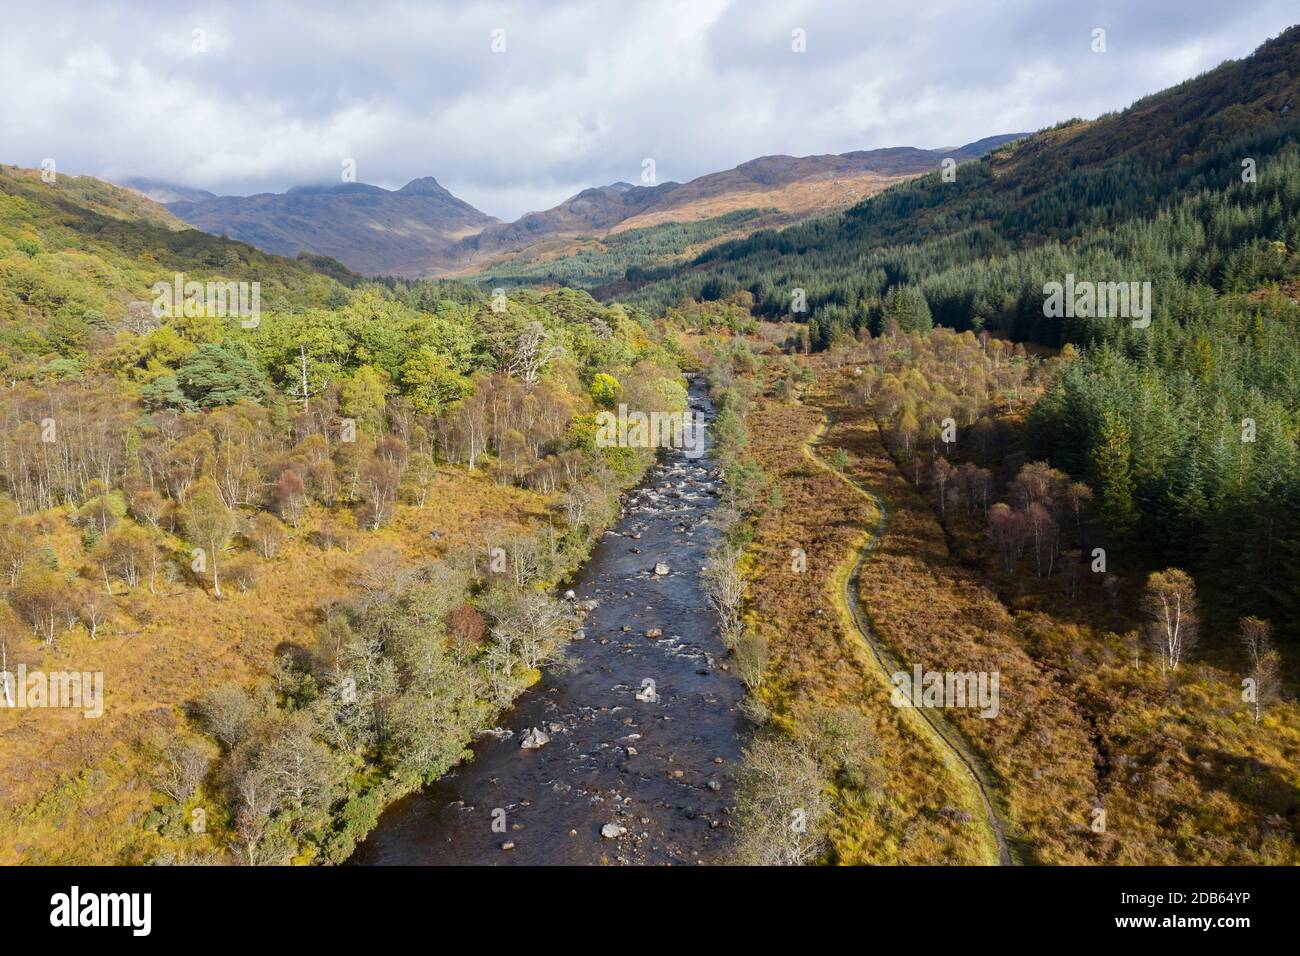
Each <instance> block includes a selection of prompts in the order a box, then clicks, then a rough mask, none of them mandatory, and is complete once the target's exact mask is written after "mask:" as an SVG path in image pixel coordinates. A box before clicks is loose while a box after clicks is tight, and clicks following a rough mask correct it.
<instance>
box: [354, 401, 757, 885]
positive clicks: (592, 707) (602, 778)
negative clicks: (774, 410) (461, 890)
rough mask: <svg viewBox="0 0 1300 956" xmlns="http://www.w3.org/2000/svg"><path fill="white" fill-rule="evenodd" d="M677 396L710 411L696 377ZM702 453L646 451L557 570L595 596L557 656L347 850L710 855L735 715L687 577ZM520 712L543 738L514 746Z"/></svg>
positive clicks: (429, 857) (711, 630) (410, 860)
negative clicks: (604, 516)
mask: <svg viewBox="0 0 1300 956" xmlns="http://www.w3.org/2000/svg"><path fill="white" fill-rule="evenodd" d="M690 396H691V398H690V400H691V403H692V407H693V408H696V409H698V410H700V411H702V412H703V413H704V414H705V415H706V417H709V418H711V417H712V414H713V409H712V407H711V405H710V404H709V401H708V398H707V395H706V393H705V392H704V389H703V385H702V383H700V382H698V381H695V382H693V383H692V385H691V390H690ZM714 469H715V464H714V463H713V462H712V460H711V458H710V456H709V454H708V453H707V451H706V453H705V455H704V456H703V457H699V458H691V457H688V456H687V455H686V454H685V453H684V452H683V451H680V450H675V449H670V450H665V451H661V452H660V453H659V459H658V461H657V462H656V464H655V466H654V467H653V469H652V471H651V473H650V474H649V475H648V476H647V478H646V480H645V481H644V482H643V483H642V484H641V485H640V486H639V487H638V488H636V489H635V490H633V491H632V492H629V494H628V495H627V496H626V498H625V501H624V506H623V512H622V514H621V516H620V518H619V519H618V521H617V522H616V523H615V524H614V526H613V527H612V528H611V529H609V530H608V531H606V533H605V534H604V536H603V537H602V538H601V540H600V542H599V543H598V544H597V546H596V547H595V548H594V549H593V553H592V555H591V558H590V560H589V561H588V562H587V564H586V565H585V566H584V568H583V569H582V571H581V572H580V573H579V574H578V575H577V577H576V578H575V579H574V581H573V583H572V587H573V589H574V591H575V592H576V600H578V601H579V602H582V601H586V600H590V599H594V600H595V601H597V602H599V603H598V604H597V606H596V607H595V609H594V610H592V611H591V613H590V614H589V615H588V616H587V619H586V621H585V622H584V624H583V633H584V634H585V637H584V638H583V639H581V640H574V641H572V642H570V643H569V645H568V651H567V655H566V656H567V662H566V663H564V664H561V665H559V666H551V667H548V668H547V669H546V671H545V673H544V675H543V677H542V680H541V681H539V682H538V683H537V684H536V685H535V686H533V687H532V688H530V689H529V690H528V691H526V692H525V693H524V694H523V695H522V696H521V697H520V698H519V699H518V700H517V701H516V702H515V706H514V708H513V709H512V710H511V711H509V712H507V713H506V714H505V715H503V717H502V721H501V724H502V729H503V730H505V731H508V733H509V736H491V735H488V736H483V737H481V738H479V740H478V741H477V742H476V743H475V744H474V747H473V750H474V758H473V760H472V761H469V762H467V763H464V764H463V765H461V766H460V767H458V768H456V769H455V770H453V771H452V772H450V773H448V774H447V775H446V776H444V777H443V778H442V779H440V780H439V781H437V782H436V783H435V784H433V785H432V786H429V787H427V788H425V789H424V790H422V791H419V792H417V793H414V794H411V795H409V796H407V797H404V798H402V799H401V800H398V801H396V802H395V803H394V804H393V805H392V806H390V807H389V808H388V809H387V810H386V811H385V812H384V814H383V816H382V817H381V818H380V821H379V824H378V826H377V827H376V828H375V829H374V831H372V832H371V834H370V835H369V836H368V837H367V838H366V840H365V842H363V843H362V844H361V845H360V846H359V847H358V848H357V850H356V852H355V854H354V855H353V857H352V859H351V860H350V861H349V862H350V863H353V864H363V865H364V864H534V865H536V864H596V863H612V864H642V863H708V862H718V861H721V860H723V859H724V858H725V854H726V851H727V848H728V844H729V842H730V831H731V817H730V810H731V807H732V806H733V791H734V783H735V779H734V774H735V771H736V769H737V766H738V763H739V759H740V750H741V746H742V744H743V742H744V740H745V738H746V736H747V722H746V721H745V719H744V718H743V717H742V716H741V714H740V713H739V710H738V705H739V703H740V701H741V699H742V697H743V689H742V687H741V685H740V682H739V681H738V680H737V679H736V677H735V676H734V671H730V670H724V669H723V668H724V666H725V664H726V650H725V648H724V647H723V644H722V641H721V638H720V637H719V633H718V627H717V618H716V616H715V615H714V613H713V612H712V610H710V609H709V607H708V602H707V600H706V598H705V595H704V591H703V588H702V584H701V581H700V577H699V572H700V569H701V568H702V567H703V566H704V565H705V564H706V563H707V560H708V553H709V551H710V549H711V548H712V547H713V546H714V545H716V543H717V541H718V537H719V535H718V531H717V529H716V528H715V527H714V525H713V522H712V520H711V515H712V513H713V511H714V509H715V508H716V506H717V502H718V499H717V494H718V488H719V482H718V480H717V479H716V478H714V477H712V474H713V472H714ZM659 562H662V563H663V564H666V565H667V566H668V568H669V573H668V574H667V575H656V574H655V573H654V569H655V565H656V563H659ZM657 631H658V632H661V633H659V634H656V632H657ZM647 634H650V635H653V636H647ZM649 681H652V682H653V685H650V684H648V683H647V682H649ZM648 690H649V691H651V693H647V691H648ZM638 692H640V694H641V696H642V697H645V698H653V697H656V696H657V700H655V699H645V700H638ZM534 727H536V728H539V729H541V730H542V731H544V732H545V733H546V734H548V735H549V736H550V738H551V739H550V743H548V744H547V745H545V746H544V747H542V748H541V749H533V750H526V749H522V748H521V746H520V743H521V740H522V739H523V737H524V735H525V734H526V733H527V732H528V730H529V729H530V728H534ZM602 830H604V831H605V832H606V833H607V834H613V833H615V832H616V831H617V835H616V836H608V835H602Z"/></svg>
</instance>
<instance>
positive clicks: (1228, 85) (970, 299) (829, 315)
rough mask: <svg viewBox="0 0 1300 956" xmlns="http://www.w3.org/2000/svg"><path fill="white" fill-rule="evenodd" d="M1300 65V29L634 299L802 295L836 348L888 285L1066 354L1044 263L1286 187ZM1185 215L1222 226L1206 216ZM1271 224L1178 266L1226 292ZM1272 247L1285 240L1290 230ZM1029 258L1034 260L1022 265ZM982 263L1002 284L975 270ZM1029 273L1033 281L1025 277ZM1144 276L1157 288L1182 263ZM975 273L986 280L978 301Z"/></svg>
mask: <svg viewBox="0 0 1300 956" xmlns="http://www.w3.org/2000/svg"><path fill="white" fill-rule="evenodd" d="M1297 63H1300V27H1292V28H1291V29H1289V30H1287V31H1286V32H1285V33H1283V34H1281V35H1280V36H1278V37H1277V38H1275V39H1273V40H1270V41H1268V42H1267V43H1265V44H1264V45H1263V46H1261V47H1260V48H1259V49H1258V50H1257V51H1256V52H1255V53H1254V54H1252V55H1251V56H1250V57H1247V58H1245V59H1242V60H1234V61H1228V62H1226V63H1224V64H1222V65H1221V66H1219V67H1217V68H1216V69H1214V70H1211V71H1209V72H1207V73H1205V74H1203V75H1201V76H1199V77H1196V78H1194V79H1190V80H1187V81H1185V82H1183V83H1181V84H1179V85H1178V86H1175V87H1172V88H1170V89H1167V90H1164V91H1162V92H1160V93H1156V94H1153V95H1151V96H1147V97H1145V98H1143V99H1141V100H1139V101H1138V102H1136V103H1134V104H1133V105H1132V106H1130V107H1129V108H1127V109H1125V110H1123V111H1120V112H1117V113H1111V114H1107V115H1105V116H1103V117H1101V118H1099V119H1096V120H1087V121H1085V120H1078V119H1074V120H1068V121H1065V122H1062V123H1060V124H1059V125H1057V126H1055V127H1052V128H1051V129H1046V130H1042V131H1040V132H1038V133H1035V134H1034V135H1032V136H1028V137H1026V138H1024V139H1022V140H1020V141H1019V142H1017V143H1014V144H1010V145H1007V146H1004V147H1002V148H1000V149H996V150H994V151H993V152H991V153H988V154H986V155H985V156H984V157H983V158H981V159H980V160H979V161H978V162H975V163H970V164H968V165H966V166H963V167H962V168H961V170H960V171H959V172H958V174H957V176H956V180H955V181H954V182H951V183H949V182H944V181H942V179H941V178H940V177H939V176H937V175H928V176H924V177H921V178H918V179H914V180H913V181H911V182H908V183H904V184H899V185H897V186H895V187H893V188H891V189H889V190H887V191H885V192H883V193H882V194H880V195H877V196H874V197H872V198H870V199H867V200H866V201H864V202H862V203H859V204H857V205H855V206H853V207H851V208H849V209H847V210H844V211H843V212H840V213H837V214H835V215H832V216H829V217H822V218H818V219H815V220H812V221H809V222H806V223H802V224H800V225H796V226H792V227H790V228H787V229H785V230H783V231H781V232H779V233H778V232H772V231H759V232H755V233H753V234H751V235H750V236H747V237H745V238H742V239H739V240H737V241H733V242H727V243H723V244H720V245H717V246H715V247H713V248H711V249H708V250H707V251H705V252H703V253H701V254H700V255H698V256H696V257H694V258H693V259H691V260H689V261H685V262H681V263H674V264H672V265H671V266H669V267H666V268H664V269H661V270H658V272H656V273H655V274H653V275H649V276H645V277H642V278H641V280H640V281H639V282H638V283H637V288H636V290H635V292H633V293H632V294H631V295H630V296H625V297H626V298H630V299H631V301H634V302H635V303H637V304H640V305H645V306H649V307H651V308H653V309H655V310H656V311H659V310H662V309H664V308H667V307H669V306H671V305H673V304H675V303H677V302H679V301H681V300H682V299H683V298H696V299H700V298H704V299H718V298H726V297H729V296H731V295H733V294H735V293H739V292H749V293H751V294H752V295H753V296H754V298H755V304H754V309H755V311H756V313H758V314H760V315H765V316H769V317H772V318H779V317H787V318H788V317H789V305H790V295H789V289H791V288H794V287H799V288H802V289H804V290H805V291H806V293H807V299H808V306H809V310H810V312H809V314H808V315H807V316H805V318H810V319H812V321H813V322H814V323H815V324H816V326H817V330H816V331H817V332H818V334H820V335H822V336H823V337H830V336H833V334H835V330H836V329H839V330H843V329H845V328H848V327H850V326H851V327H853V328H858V327H860V326H861V325H862V323H864V322H866V321H868V320H869V317H870V316H871V315H873V314H878V309H879V307H880V304H881V302H882V300H883V299H884V297H885V295H886V293H887V292H888V291H889V289H890V287H891V286H893V285H897V284H899V283H901V282H906V283H908V284H910V285H914V286H919V287H920V288H921V290H922V291H923V292H924V294H925V296H926V298H927V300H928V304H929V309H930V310H931V311H932V312H933V314H934V320H935V321H936V322H940V323H943V324H948V325H954V326H956V327H958V328H963V327H970V326H971V325H972V324H974V325H976V326H979V325H980V324H984V323H987V324H989V325H990V326H993V325H998V326H1001V327H1002V328H1003V329H1004V330H1006V331H1009V332H1012V333H1013V334H1016V335H1017V336H1018V337H1023V338H1033V337H1035V336H1039V335H1041V336H1043V337H1047V338H1052V339H1054V340H1053V341H1051V342H1049V343H1048V344H1060V341H1061V338H1060V337H1061V336H1062V335H1066V336H1067V337H1069V335H1074V334H1083V331H1085V330H1080V329H1070V328H1068V327H1067V326H1065V325H1063V324H1062V323H1048V325H1047V326H1045V327H1043V328H1042V329H1041V331H1040V330H1038V329H1037V326H1042V325H1043V319H1044V316H1043V314H1042V306H1043V303H1042V291H1041V287H1042V284H1043V282H1044V281H1045V277H1044V274H1043V271H1044V270H1043V268H1042V266H1041V265H1038V264H1037V263H1036V262H1034V259H1033V257H1039V258H1042V259H1050V260H1051V261H1052V262H1053V267H1052V268H1053V269H1054V270H1055V271H1057V272H1060V276H1061V277H1063V276H1064V274H1065V271H1066V269H1065V266H1064V264H1063V262H1062V255H1063V254H1064V253H1065V252H1066V251H1070V252H1071V253H1072V254H1075V255H1078V254H1079V249H1080V247H1081V246H1083V245H1085V244H1089V245H1091V246H1093V247H1095V248H1096V249H1098V250H1099V251H1097V252H1096V256H1097V258H1098V260H1099V261H1102V260H1104V259H1105V258H1106V256H1107V255H1110V256H1112V257H1113V255H1114V254H1113V253H1106V252H1102V251H1100V250H1101V249H1103V248H1104V247H1107V246H1108V244H1111V243H1114V242H1115V235H1116V233H1117V231H1118V230H1120V229H1122V228H1125V227H1130V226H1131V227H1132V228H1134V229H1137V228H1147V225H1146V224H1151V227H1152V228H1160V229H1163V228H1165V227H1166V226H1165V220H1164V219H1162V218H1160V217H1168V216H1171V215H1173V214H1174V210H1175V209H1176V208H1177V204H1178V203H1183V202H1191V200H1190V199H1189V197H1194V196H1195V195H1196V190H1198V189H1199V190H1205V191H1206V192H1207V193H1210V192H1212V193H1214V194H1216V195H1220V196H1221V195H1222V193H1223V191H1225V190H1227V189H1229V188H1230V187H1234V186H1236V187H1240V186H1242V185H1249V186H1252V187H1255V188H1256V189H1257V191H1263V190H1264V189H1266V188H1267V189H1272V188H1273V187H1274V186H1275V185H1276V183H1275V181H1276V178H1277V177H1278V176H1279V175H1283V176H1285V170H1286V166H1287V163H1286V160H1285V158H1284V155H1285V150H1286V148H1288V146H1289V145H1290V144H1293V143H1294V140H1295V136H1296V133H1295V130H1296V128H1297V119H1298V118H1300V70H1297V69H1296V64H1297ZM978 145H979V144H972V147H976V148H978ZM1271 157H1275V158H1276V161H1277V162H1278V163H1279V164H1280V168H1281V169H1282V170H1283V172H1282V173H1277V172H1274V173H1272V174H1271V178H1272V179H1273V180H1274V182H1268V181H1266V180H1267V179H1268V178H1269V177H1266V176H1265V174H1264V172H1263V171H1262V170H1263V169H1264V165H1265V163H1266V161H1267V160H1269V159H1270V158H1271ZM1248 159H1249V160H1250V161H1251V162H1250V164H1249V165H1250V166H1251V168H1252V169H1255V168H1256V167H1258V169H1259V170H1260V172H1259V174H1258V182H1255V181H1254V180H1252V181H1251V182H1250V183H1244V182H1243V174H1244V167H1243V163H1245V162H1246V160H1248ZM1219 201H1221V202H1229V200H1226V199H1220V200H1219ZM1234 201H1235V200H1234ZM1278 203H1279V204H1280V207H1281V208H1282V209H1286V208H1291V209H1294V208H1295V199H1294V197H1293V196H1279V198H1278ZM1181 214H1182V215H1186V216H1188V217H1192V218H1196V219H1201V220H1206V219H1208V218H1209V216H1208V214H1207V213H1205V212H1204V211H1203V210H1201V209H1200V208H1197V209H1195V210H1184V211H1183V212H1182V213H1181ZM1261 222H1262V220H1261ZM1139 224H1142V225H1139ZM1258 226H1259V223H1258V222H1256V221H1255V220H1252V221H1251V224H1249V228H1248V227H1247V225H1245V224H1243V225H1240V226H1238V225H1227V224H1224V225H1218V224H1215V225H1213V226H1212V225H1211V224H1210V223H1209V222H1205V221H1203V222H1201V223H1200V224H1198V225H1196V226H1188V227H1187V228H1188V229H1189V230H1191V231H1192V234H1195V230H1198V229H1203V230H1206V231H1207V232H1208V231H1209V230H1210V229H1211V228H1213V229H1215V230H1218V231H1217V232H1215V233H1213V234H1212V235H1210V236H1207V237H1206V238H1205V240H1204V246H1205V248H1204V250H1203V251H1202V252H1200V253H1199V254H1197V255H1196V256H1193V257H1192V258H1190V259H1189V260H1188V261H1187V262H1179V263H1177V267H1178V268H1179V269H1182V270H1185V272H1186V277H1187V278H1188V279H1191V280H1210V279H1216V280H1217V279H1219V278H1221V275H1222V273H1223V272H1224V271H1225V270H1230V269H1237V268H1245V267H1244V266H1241V265H1239V264H1238V263H1237V262H1236V261H1235V260H1234V256H1237V255H1238V252H1237V251H1234V250H1235V249H1236V247H1238V246H1240V245H1241V244H1242V243H1244V242H1246V241H1247V240H1252V241H1253V240H1256V239H1260V238H1261V237H1260V235H1259V233H1258V231H1257V227H1258ZM1274 238H1275V239H1276V240H1277V241H1282V242H1285V241H1286V230H1285V229H1282V230H1281V232H1280V235H1278V236H1276V237H1274ZM1211 240H1212V241H1211ZM1138 241H1139V240H1138V239H1130V240H1129V242H1130V243H1136V242H1138ZM1141 241H1145V242H1150V241H1152V240H1150V239H1146V238H1144V239H1142V240H1141ZM1289 247H1290V246H1289V245H1288V248H1289ZM1018 253H1021V254H1023V258H1022V259H1010V258H1009V257H1011V256H1014V255H1016V254H1018ZM1031 253H1032V255H1031ZM1242 254H1243V255H1244V253H1242ZM1031 262H1033V263H1034V264H1033V265H1032V267H1031ZM982 263H987V264H988V266H989V271H988V272H987V273H976V269H977V266H978V265H979V264H982ZM1016 265H1019V267H1020V269H1021V272H1020V274H1012V273H1011V270H1012V268H1013V266H1016ZM1145 268H1148V269H1152V270H1153V271H1152V272H1150V273H1147V275H1150V276H1151V277H1152V278H1155V277H1158V276H1163V275H1166V274H1168V273H1169V271H1170V270H1171V269H1173V268H1174V266H1173V265H1167V266H1161V267H1160V268H1159V269H1153V267H1152V266H1151V265H1150V264H1148V265H1146V266H1145ZM1216 270H1219V275H1216ZM1138 274H1139V275H1141V274H1142V273H1138ZM972 275H978V277H979V278H980V279H982V280H983V281H982V282H981V283H980V284H979V285H978V286H977V287H975V288H972V287H971V283H972V279H971V276H972ZM1051 276H1052V273H1049V274H1048V276H1047V277H1048V278H1050V277H1051ZM647 279H648V280H650V281H646V280H647ZM611 291H612V292H617V293H619V294H622V293H625V292H627V291H628V290H627V289H616V290H611ZM1008 303H1010V304H1008ZM1157 307H1158V308H1159V307H1160V306H1159V304H1158V306H1157ZM1088 334H1089V335H1091V334H1094V332H1093V331H1088Z"/></svg>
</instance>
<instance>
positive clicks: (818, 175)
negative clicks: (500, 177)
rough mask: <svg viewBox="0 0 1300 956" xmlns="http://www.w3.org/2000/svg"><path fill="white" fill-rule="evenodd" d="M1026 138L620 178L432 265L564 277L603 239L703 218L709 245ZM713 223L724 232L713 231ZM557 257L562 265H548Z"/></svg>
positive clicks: (491, 232)
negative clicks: (677, 179) (741, 222)
mask: <svg viewBox="0 0 1300 956" xmlns="http://www.w3.org/2000/svg"><path fill="white" fill-rule="evenodd" d="M1018 135H1021V134H1012V135H1006V136H994V137H989V138H988V139H985V140H980V141H979V142H978V143H971V144H968V145H967V146H962V147H960V148H957V149H952V150H925V149H916V148H914V147H893V148H886V149H873V150H859V151H857V152H851V153H844V154H842V155H833V154H830V155H821V156H801V157H796V156H762V157H760V158H758V159H753V160H750V161H749V162H745V163H742V164H740V165H739V166H737V167H735V168H734V169H728V170H724V171H722V172H717V173H709V174H707V175H704V176H700V177H697V178H696V179H692V180H691V181H690V182H686V183H674V182H669V183H662V184H659V185H656V186H634V185H631V184H629V183H614V184H613V185H610V186H602V187H597V188H594V189H585V190H583V191H582V192H580V193H578V194H577V195H576V196H574V197H572V198H570V199H568V200H566V201H565V202H563V203H561V204H559V205H558V206H556V207H554V208H553V209H549V210H546V211H545V212H538V213H529V214H528V215H526V216H523V217H521V218H520V219H519V220H518V221H516V222H514V223H510V224H507V225H501V226H489V227H487V228H485V229H484V230H483V231H482V232H480V233H478V234H477V235H475V236H471V237H468V238H466V239H463V240H461V242H459V243H458V244H457V245H456V246H455V247H453V248H452V249H451V250H450V252H449V254H448V258H447V260H446V261H445V262H444V263H443V264H442V265H441V266H436V265H435V264H434V263H432V262H430V263H428V267H429V268H430V269H438V270H439V272H438V273H437V274H457V275H462V274H469V273H483V274H488V275H491V276H492V277H493V278H494V279H499V278H502V277H507V278H508V277H513V276H521V277H522V276H524V275H532V276H533V277H534V278H544V276H542V275H541V273H544V272H546V271H551V270H552V269H558V270H560V272H561V273H564V272H565V271H566V264H565V263H564V262H563V261H562V260H564V259H565V258H567V257H569V256H573V255H576V254H579V253H587V254H588V255H593V254H594V255H600V253H601V251H602V248H601V247H602V240H603V241H604V244H605V245H607V244H608V240H610V239H612V238H613V237H615V236H618V235H620V234H621V233H624V232H628V231H632V230H646V229H651V228H653V227H655V226H661V225H667V224H692V223H701V224H702V225H704V226H705V229H703V230H701V231H697V233H696V239H697V240H700V239H702V238H703V236H704V235H707V238H706V239H704V240H703V245H702V246H701V248H704V247H707V246H708V245H712V244H714V243H716V242H718V241H721V240H722V239H724V238H731V237H732V236H734V235H736V234H737V233H736V232H735V231H732V230H733V229H734V227H735V221H734V220H731V221H728V220H726V219H724V218H723V217H726V216H728V215H729V214H735V213H737V212H739V211H741V210H756V211H758V213H759V214H758V215H757V216H754V217H749V218H748V219H747V221H746V222H745V228H744V230H743V232H748V231H752V230H753V229H756V228H761V227H772V226H778V225H784V224H787V223H791V222H797V221H799V220H801V219H806V218H808V217H809V216H813V215H817V214H820V213H825V212H830V211H834V210H837V209H843V208H844V207H846V206H849V205H852V204H853V203H855V202H858V201H859V200H861V199H863V198H865V197H867V196H872V195H875V194H876V193H878V192H880V191H881V190H882V189H884V188H885V187H886V186H888V185H890V184H892V183H895V182H898V181H900V180H902V179H907V178H909V177H912V176H917V175H920V174H921V173H924V172H929V171H931V170H934V169H937V168H938V167H939V166H940V164H941V163H942V162H943V160H945V159H952V160H954V161H955V162H958V163H963V162H967V161H969V160H972V159H976V158H978V157H979V156H981V155H983V154H984V153H985V152H987V150H989V149H992V148H994V147H995V146H997V145H1001V144H1002V143H1005V142H1008V141H1010V140H1013V139H1015V138H1017V136H1018ZM713 224H717V228H708V227H709V226H710V225H713ZM724 224H729V225H731V227H732V228H731V229H728V228H725V225H724ZM743 232H742V234H743ZM556 260H560V261H558V262H556ZM552 262H556V264H555V265H554V266H549V265H544V264H549V263H552ZM657 264H660V260H657V259H654V258H647V259H644V260H640V261H637V262H635V265H636V266H637V267H638V268H649V267H653V266H655V265H657ZM418 271H420V270H417V272H418ZM431 274H433V273H431ZM585 284H591V283H585Z"/></svg>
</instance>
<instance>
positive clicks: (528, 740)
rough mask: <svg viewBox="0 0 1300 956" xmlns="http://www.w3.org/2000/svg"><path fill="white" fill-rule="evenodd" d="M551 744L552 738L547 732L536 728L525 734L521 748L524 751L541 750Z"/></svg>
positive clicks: (520, 744) (520, 743)
mask: <svg viewBox="0 0 1300 956" xmlns="http://www.w3.org/2000/svg"><path fill="white" fill-rule="evenodd" d="M550 742H551V738H550V737H549V736H548V735H547V734H546V732H545V731H543V730H541V729H539V728H537V727H534V728H533V729H532V730H530V731H528V733H526V734H524V739H523V740H521V741H520V742H519V746H520V748H521V749H523V750H541V749H542V748H543V747H545V746H546V745H547V744H549V743H550Z"/></svg>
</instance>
